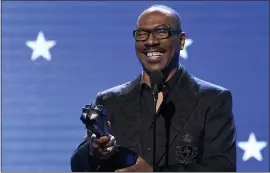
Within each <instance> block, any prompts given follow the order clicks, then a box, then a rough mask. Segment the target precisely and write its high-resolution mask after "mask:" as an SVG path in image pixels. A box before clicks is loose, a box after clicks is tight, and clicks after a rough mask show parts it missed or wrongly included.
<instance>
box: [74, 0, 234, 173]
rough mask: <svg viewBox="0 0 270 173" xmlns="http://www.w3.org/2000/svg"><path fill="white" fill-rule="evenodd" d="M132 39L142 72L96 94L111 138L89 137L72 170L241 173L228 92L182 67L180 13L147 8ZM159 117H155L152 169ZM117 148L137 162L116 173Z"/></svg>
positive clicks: (230, 97)
mask: <svg viewBox="0 0 270 173" xmlns="http://www.w3.org/2000/svg"><path fill="white" fill-rule="evenodd" d="M133 35H134V38H135V48H136V54H137V56H138V59H139V61H140V62H141V64H142V67H143V73H142V75H139V76H138V78H136V79H134V80H133V81H131V82H128V83H125V84H123V85H120V86H117V87H114V88H112V89H109V90H106V91H103V92H100V93H99V94H98V95H97V99H96V104H100V105H103V106H104V109H105V110H106V111H107V114H108V116H109V121H110V129H111V134H112V135H113V137H110V138H109V137H101V138H100V139H96V138H95V137H94V136H92V137H91V134H90V133H88V136H87V137H86V139H85V140H84V142H83V143H82V144H81V145H80V146H79V147H78V149H77V150H76V151H75V152H74V153H73V156H72V159H71V168H72V171H118V172H141V171H143V172H147V171H149V172H152V171H172V172H173V171H180V172H181V171H183V172H185V171H199V172H202V171H203V172H207V171H224V172H225V171H236V148H235V138H236V134H235V133H236V132H235V126H234V119H233V113H232V96H231V92H230V91H229V90H227V89H225V88H222V87H220V86H217V85H214V84H211V83H209V82H206V81H203V80H201V79H198V78H196V77H194V76H192V75H191V74H189V73H188V72H187V70H186V69H185V68H184V67H183V66H179V52H180V51H181V50H182V49H183V48H184V44H185V37H186V36H185V33H184V32H183V31H182V27H181V20H180V17H179V15H178V14H177V12H175V11H174V10H173V9H171V8H169V7H167V6H161V5H156V6H152V7H150V8H148V9H146V10H145V11H144V12H143V13H142V14H141V15H140V16H139V18H138V20H137V28H136V30H135V31H134V33H133ZM155 70H160V71H161V72H162V74H163V76H164V85H163V86H162V88H161V91H160V92H159V94H158V101H157V105H156V107H157V109H156V110H154V108H153V96H152V90H151V88H150V86H151V82H150V77H149V74H150V73H151V72H152V71H155ZM154 111H156V112H157V114H158V117H157V119H156V158H155V160H156V162H155V163H153V157H152V156H153V153H152V152H153V148H152V146H153V135H152V134H153V131H152V130H153V126H152V122H153V114H154ZM116 143H117V144H118V145H121V146H123V147H125V148H128V149H130V150H132V151H134V152H136V153H138V154H139V157H138V159H137V162H136V164H134V165H132V166H129V167H127V168H122V169H118V170H113V169H112V166H111V165H110V163H111V162H110V159H111V158H112V156H113V155H114V154H115V152H114V151H115V150H114V148H116V147H117V146H116V145H115V144H116ZM108 147H111V148H110V150H108ZM112 148H113V149H112ZM98 160H99V161H104V162H103V163H106V164H99V163H101V162H98ZM106 161H107V162H106ZM153 165H154V169H153Z"/></svg>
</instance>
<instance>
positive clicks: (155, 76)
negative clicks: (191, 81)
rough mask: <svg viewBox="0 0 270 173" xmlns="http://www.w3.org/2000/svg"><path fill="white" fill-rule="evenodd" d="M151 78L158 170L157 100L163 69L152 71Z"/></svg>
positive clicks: (154, 152)
mask: <svg viewBox="0 0 270 173" xmlns="http://www.w3.org/2000/svg"><path fill="white" fill-rule="evenodd" d="M149 78H150V84H151V88H152V92H153V93H152V94H153V99H154V105H153V107H154V116H153V172H155V170H156V117H157V112H156V106H157V100H158V93H159V92H160V89H161V87H162V84H163V82H164V79H163V74H162V72H161V71H158V70H156V71H152V72H150V74H149Z"/></svg>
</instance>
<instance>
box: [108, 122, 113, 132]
mask: <svg viewBox="0 0 270 173" xmlns="http://www.w3.org/2000/svg"><path fill="white" fill-rule="evenodd" d="M107 126H108V129H109V130H111V127H112V126H111V122H110V121H107Z"/></svg>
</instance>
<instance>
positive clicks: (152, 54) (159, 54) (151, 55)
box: [147, 52, 163, 57]
mask: <svg viewBox="0 0 270 173" xmlns="http://www.w3.org/2000/svg"><path fill="white" fill-rule="evenodd" d="M162 55H163V53H161V52H148V53H147V56H148V57H153V56H155V57H156V56H157V57H159V56H162Z"/></svg>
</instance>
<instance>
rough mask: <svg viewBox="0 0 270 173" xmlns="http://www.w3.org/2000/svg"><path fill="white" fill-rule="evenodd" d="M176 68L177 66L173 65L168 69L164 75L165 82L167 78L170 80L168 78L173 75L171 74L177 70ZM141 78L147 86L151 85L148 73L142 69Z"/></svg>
mask: <svg viewBox="0 0 270 173" xmlns="http://www.w3.org/2000/svg"><path fill="white" fill-rule="evenodd" d="M178 68H179V67H175V68H173V69H171V70H170V71H169V73H168V74H167V75H166V80H165V81H166V82H167V81H168V80H170V79H171V78H172V77H173V75H174V74H175V73H176V72H177V70H178ZM143 80H144V81H145V83H146V84H147V85H148V86H151V85H150V77H149V75H148V74H147V72H146V71H143Z"/></svg>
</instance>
